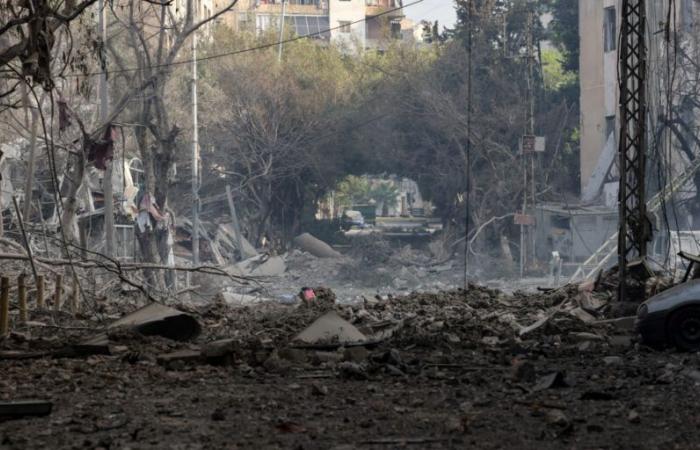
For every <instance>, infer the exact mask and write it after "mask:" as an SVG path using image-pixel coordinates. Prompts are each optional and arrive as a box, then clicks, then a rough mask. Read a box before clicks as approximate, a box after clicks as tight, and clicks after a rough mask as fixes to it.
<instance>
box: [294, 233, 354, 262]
mask: <svg viewBox="0 0 700 450" xmlns="http://www.w3.org/2000/svg"><path fill="white" fill-rule="evenodd" d="M294 245H296V246H297V247H298V248H299V249H301V250H303V251H305V252H308V253H311V254H312V255H314V256H316V257H318V258H340V257H341V256H342V255H341V254H340V253H339V252H337V251H336V250H334V249H333V248H332V247H331V246H330V245H328V244H326V243H325V242H323V241H322V240H320V239H317V238H315V237H314V236H312V235H310V234H309V233H303V234H300V235H299V236H297V237H295V238H294Z"/></svg>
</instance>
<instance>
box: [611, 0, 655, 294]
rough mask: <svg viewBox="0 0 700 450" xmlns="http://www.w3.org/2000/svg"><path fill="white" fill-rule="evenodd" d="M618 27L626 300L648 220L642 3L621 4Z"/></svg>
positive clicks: (621, 258)
mask: <svg viewBox="0 0 700 450" xmlns="http://www.w3.org/2000/svg"><path fill="white" fill-rule="evenodd" d="M621 22H622V23H621V27H620V33H621V36H620V50H619V51H620V55H619V61H620V63H619V67H620V142H619V147H618V158H619V159H618V161H619V168H620V185H619V193H618V195H619V208H620V212H619V214H620V217H619V232H618V242H617V256H618V267H619V285H618V292H617V293H618V300H620V301H625V300H626V280H627V276H628V266H629V265H630V263H631V262H632V261H633V260H634V259H638V260H642V262H643V260H644V258H645V257H646V254H647V241H648V240H649V239H650V238H651V227H650V224H649V221H648V219H647V211H646V198H645V195H644V187H645V175H646V173H645V166H646V62H647V49H646V43H645V32H646V5H645V1H644V0H623V1H622V18H621Z"/></svg>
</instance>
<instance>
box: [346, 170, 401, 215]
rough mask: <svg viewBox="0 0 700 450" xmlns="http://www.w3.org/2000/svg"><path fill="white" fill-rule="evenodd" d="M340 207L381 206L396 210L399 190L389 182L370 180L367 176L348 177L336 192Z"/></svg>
mask: <svg viewBox="0 0 700 450" xmlns="http://www.w3.org/2000/svg"><path fill="white" fill-rule="evenodd" d="M335 193H336V197H335V201H336V203H337V204H338V206H341V207H345V208H348V207H351V206H352V205H363V204H380V205H383V206H384V208H396V206H397V205H398V195H399V190H398V188H397V187H396V185H395V184H394V183H393V182H391V181H388V180H370V178H368V177H366V176H355V175H348V176H347V177H345V178H344V179H343V180H342V181H340V182H339V183H338V186H337V187H336V190H335Z"/></svg>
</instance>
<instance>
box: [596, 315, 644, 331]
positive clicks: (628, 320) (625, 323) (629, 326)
mask: <svg viewBox="0 0 700 450" xmlns="http://www.w3.org/2000/svg"><path fill="white" fill-rule="evenodd" d="M636 319H637V318H636V317H635V316H627V317H618V318H616V319H607V320H598V321H596V322H595V325H612V326H613V327H614V328H615V329H617V330H619V331H622V332H626V331H633V330H634V321H635V320H636Z"/></svg>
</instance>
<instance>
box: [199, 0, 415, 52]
mask: <svg viewBox="0 0 700 450" xmlns="http://www.w3.org/2000/svg"><path fill="white" fill-rule="evenodd" d="M211 1H213V2H214V6H213V7H214V10H217V8H223V7H224V5H226V4H227V2H226V0H211ZM282 1H283V0H240V1H239V2H238V3H237V4H236V6H235V7H234V8H233V9H232V10H231V11H229V12H227V13H226V14H224V15H222V17H221V19H220V23H223V24H225V25H227V26H229V27H230V28H232V29H234V30H237V31H249V32H255V33H257V34H263V33H266V32H274V31H278V30H279V29H280V25H281V23H282V22H281V21H282V15H283V12H284V27H285V30H288V31H287V32H289V31H291V32H293V33H294V34H295V35H297V36H309V37H311V38H315V39H319V40H323V41H327V42H333V43H335V44H339V45H343V46H346V47H349V48H353V49H360V50H361V49H365V48H381V47H382V46H383V45H384V43H385V42H387V41H388V40H390V39H405V36H408V35H410V36H412V33H413V30H412V29H411V33H406V29H405V28H406V27H407V26H409V22H408V21H406V20H405V17H404V13H403V8H402V2H401V0H287V1H286V5H283V4H282Z"/></svg>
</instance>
